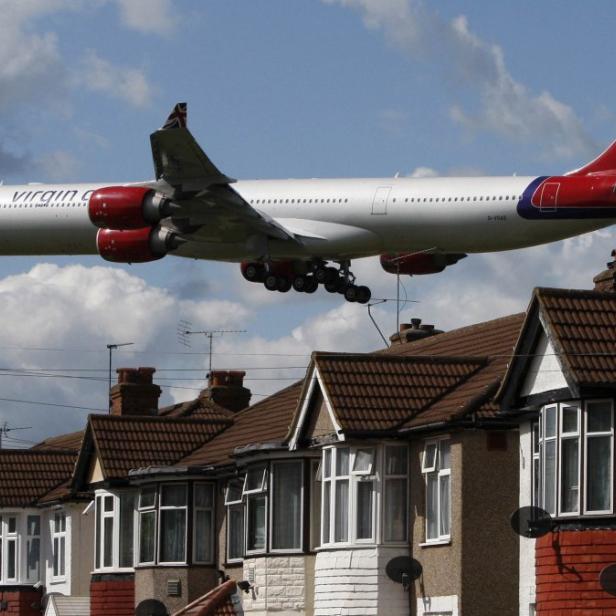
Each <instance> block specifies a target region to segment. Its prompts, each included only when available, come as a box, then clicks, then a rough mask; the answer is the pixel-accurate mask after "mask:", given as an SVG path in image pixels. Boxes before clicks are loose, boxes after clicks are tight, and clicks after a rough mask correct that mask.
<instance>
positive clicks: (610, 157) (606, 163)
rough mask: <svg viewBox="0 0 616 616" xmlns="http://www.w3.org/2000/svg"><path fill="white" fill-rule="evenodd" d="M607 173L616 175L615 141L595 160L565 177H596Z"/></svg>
mask: <svg viewBox="0 0 616 616" xmlns="http://www.w3.org/2000/svg"><path fill="white" fill-rule="evenodd" d="M608 172H611V173H615V174H616V141H614V142H612V144H611V145H610V146H609V147H608V148H607V150H605V151H604V152H603V153H601V154H599V156H597V158H595V159H594V160H592V161H590V162H589V163H588V164H586V165H584V166H583V167H580V168H579V169H574V170H573V171H569V172H568V173H565V175H596V174H605V173H608Z"/></svg>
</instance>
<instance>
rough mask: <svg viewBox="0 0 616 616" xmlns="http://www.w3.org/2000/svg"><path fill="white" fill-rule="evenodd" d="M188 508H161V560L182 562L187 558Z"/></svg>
mask: <svg viewBox="0 0 616 616" xmlns="http://www.w3.org/2000/svg"><path fill="white" fill-rule="evenodd" d="M185 541H186V510H185V509H161V510H160V560H161V562H166V563H181V562H184V561H185V560H186V549H185V547H186V546H185Z"/></svg>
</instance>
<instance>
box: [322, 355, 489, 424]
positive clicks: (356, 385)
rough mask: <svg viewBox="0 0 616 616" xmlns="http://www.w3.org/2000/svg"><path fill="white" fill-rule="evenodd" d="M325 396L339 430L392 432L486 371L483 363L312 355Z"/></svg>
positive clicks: (417, 358)
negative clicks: (482, 371) (482, 370)
mask: <svg viewBox="0 0 616 616" xmlns="http://www.w3.org/2000/svg"><path fill="white" fill-rule="evenodd" d="M313 360H314V365H315V366H316V368H317V370H318V372H319V375H320V377H321V381H322V383H323V386H324V389H325V392H326V394H327V397H328V399H329V401H330V402H331V405H332V407H333V411H334V413H335V415H336V418H337V420H338V423H339V424H340V427H341V428H342V430H344V431H362V432H363V431H378V430H391V429H394V428H396V427H398V426H400V425H401V424H403V423H404V422H405V421H407V420H409V419H410V418H412V417H416V416H418V415H419V414H421V413H422V411H424V410H426V409H427V408H428V407H429V406H431V405H433V404H434V403H435V402H436V401H438V400H440V399H442V398H443V396H445V395H446V394H448V393H450V392H452V391H453V390H454V389H455V388H456V387H458V386H460V385H461V384H462V383H463V382H464V381H466V380H467V379H468V378H469V377H470V376H472V375H473V374H475V373H477V372H478V371H479V370H481V368H483V367H484V366H485V360H482V359H469V358H449V357H400V356H392V355H390V356H385V355H380V356H379V355H374V354H362V355H359V354H357V355H356V354H344V353H337V354H331V353H315V354H314V355H313Z"/></svg>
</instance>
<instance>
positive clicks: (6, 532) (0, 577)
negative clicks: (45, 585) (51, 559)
mask: <svg viewBox="0 0 616 616" xmlns="http://www.w3.org/2000/svg"><path fill="white" fill-rule="evenodd" d="M61 575H64V573H63V572H62V574H61ZM58 576H60V572H58ZM40 578H41V516H40V515H39V514H36V513H28V512H24V511H22V512H20V513H19V514H18V513H0V584H23V583H32V584H34V583H36V582H39V581H40Z"/></svg>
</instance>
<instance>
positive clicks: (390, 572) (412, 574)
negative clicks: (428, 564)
mask: <svg viewBox="0 0 616 616" xmlns="http://www.w3.org/2000/svg"><path fill="white" fill-rule="evenodd" d="M422 571H423V567H422V566H421V563H420V562H419V561H418V560H415V559H414V558H411V557H410V556H396V558H392V559H391V560H390V561H389V562H388V563H387V565H386V566H385V573H386V574H387V577H388V578H389V579H390V580H393V581H394V582H397V583H398V584H404V583H405V582H408V581H409V580H413V581H415V580H417V579H419V576H420V575H421V572H422Z"/></svg>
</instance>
